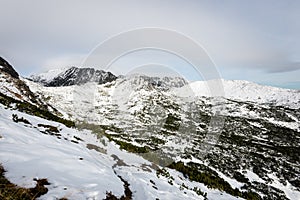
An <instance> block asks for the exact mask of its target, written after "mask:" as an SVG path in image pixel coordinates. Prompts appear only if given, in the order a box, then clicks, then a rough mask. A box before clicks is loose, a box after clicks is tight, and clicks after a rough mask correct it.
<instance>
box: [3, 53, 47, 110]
mask: <svg viewBox="0 0 300 200" xmlns="http://www.w3.org/2000/svg"><path fill="white" fill-rule="evenodd" d="M0 93H2V94H5V95H7V96H9V97H12V98H14V99H18V100H20V101H27V102H30V103H32V104H40V103H41V102H38V101H37V99H36V96H35V95H34V94H33V93H32V92H31V90H30V89H29V87H28V86H27V85H26V84H25V83H24V82H23V81H22V80H21V79H20V77H19V74H18V73H17V72H16V71H15V70H14V68H13V67H12V66H11V65H10V64H9V63H8V62H7V61H6V60H4V59H3V58H2V57H0Z"/></svg>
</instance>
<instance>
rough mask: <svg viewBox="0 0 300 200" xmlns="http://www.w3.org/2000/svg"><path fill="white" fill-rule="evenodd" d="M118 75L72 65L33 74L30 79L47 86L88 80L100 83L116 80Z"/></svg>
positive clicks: (82, 82)
mask: <svg viewBox="0 0 300 200" xmlns="http://www.w3.org/2000/svg"><path fill="white" fill-rule="evenodd" d="M116 78H117V77H116V76H115V75H113V74H112V73H110V72H105V71H103V70H96V69H94V68H78V67H71V68H65V69H61V70H52V71H48V72H46V73H42V74H38V75H33V76H31V77H30V79H31V80H32V81H34V82H38V83H41V84H42V85H44V86H47V87H60V86H70V85H81V84H85V83H87V82H96V83H99V84H103V83H107V82H111V81H114V80H115V79H116Z"/></svg>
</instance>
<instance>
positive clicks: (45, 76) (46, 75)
mask: <svg viewBox="0 0 300 200" xmlns="http://www.w3.org/2000/svg"><path fill="white" fill-rule="evenodd" d="M69 68H70V67H64V68H60V69H51V70H48V71H46V72H43V73H39V74H33V75H31V76H30V78H31V79H33V80H38V81H43V82H46V83H47V82H49V81H51V80H53V79H54V78H55V77H57V76H58V75H59V74H61V73H63V72H65V71H66V70H68V69H69Z"/></svg>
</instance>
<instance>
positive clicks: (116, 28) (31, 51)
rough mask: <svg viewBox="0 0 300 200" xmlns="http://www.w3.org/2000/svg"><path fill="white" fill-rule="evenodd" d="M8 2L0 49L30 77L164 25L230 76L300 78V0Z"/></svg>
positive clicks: (0, 23) (77, 61)
mask: <svg viewBox="0 0 300 200" xmlns="http://www.w3.org/2000/svg"><path fill="white" fill-rule="evenodd" d="M0 6H1V8H2V9H1V12H0V26H1V29H0V31H1V37H0V44H1V46H0V54H1V55H2V56H4V57H5V58H7V59H8V60H10V61H11V62H12V64H14V65H15V66H16V68H17V70H18V71H20V72H21V74H24V75H28V74H30V73H33V72H38V71H43V70H45V69H49V68H57V67H63V66H65V65H80V64H81V63H82V60H83V58H84V57H86V56H88V54H89V53H90V51H91V50H92V49H93V48H95V47H96V46H97V45H98V44H99V43H101V42H103V41H104V40H105V39H107V38H109V37H110V36H112V35H115V34H118V33H120V32H123V31H127V30H131V29H135V28H140V27H161V28H167V29H171V30H175V31H178V32H181V33H183V34H186V35H188V36H189V37H191V38H193V39H194V40H195V41H197V42H198V43H199V44H201V45H202V46H203V47H204V48H205V49H206V51H207V52H208V53H209V55H210V56H211V58H212V59H213V60H214V62H215V63H216V64H217V67H218V68H219V70H220V72H221V73H223V76H224V78H227V79H231V78H237V77H238V78H239V79H248V80H254V81H257V82H264V80H255V76H256V77H262V79H264V78H263V77H265V76H269V74H273V73H276V74H278V73H279V74H282V76H285V79H286V82H291V81H293V82H297V81H298V79H299V78H298V79H297V78H294V79H293V80H290V79H291V74H292V73H293V74H294V73H296V74H298V75H299V76H298V77H300V64H299V62H300V39H299V35H300V23H299V22H298V21H299V19H300V12H298V11H299V9H300V3H298V1H251V3H248V4H245V3H244V2H240V1H238V0H236V1H226V2H225V1H224V2H221V1H214V0H213V1H170V0H167V1H147V2H146V1H121V0H120V1H114V0H112V1H91V0H90V1H77V0H75V1H63V2H62V1H52V0H51V1H50V0H49V1H33V0H29V1H17V0H7V1H6V0H1V1H0ZM121 45H122V44H120V46H121ZM177 45H184V44H177ZM155 62H158V61H156V60H155ZM170 65H174V62H172V61H170V63H169V64H168V66H170ZM183 67H188V66H183ZM244 71H249V74H251V75H252V76H253V77H248V76H246V75H245V74H244ZM229 72H232V73H229ZM283 82H284V81H283ZM268 83H269V84H272V83H274V84H275V83H276V80H275V79H274V80H269V82H268ZM299 86H300V85H299Z"/></svg>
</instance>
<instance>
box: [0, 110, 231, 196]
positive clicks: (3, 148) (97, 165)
mask: <svg viewBox="0 0 300 200" xmlns="http://www.w3.org/2000/svg"><path fill="white" fill-rule="evenodd" d="M12 114H17V115H18V117H19V118H20V117H24V118H25V119H27V120H29V122H30V123H31V124H32V125H25V124H23V123H22V122H19V123H15V122H13V121H12ZM38 124H46V125H52V126H55V127H58V129H59V130H60V134H61V136H60V137H61V139H59V138H57V137H55V136H50V135H46V134H43V133H41V132H40V131H42V130H44V129H43V128H42V127H39V126H38ZM0 135H1V137H0V163H1V164H2V165H3V167H4V168H5V169H6V170H7V172H6V174H5V176H6V177H7V178H8V179H9V180H10V181H11V182H13V183H15V184H17V185H19V186H22V187H27V188H29V187H34V185H35V182H34V181H33V179H34V178H47V180H48V181H49V182H50V185H49V186H47V188H48V189H49V191H48V193H47V194H45V195H43V196H41V197H40V199H56V198H57V199H58V198H62V197H65V198H68V199H79V200H80V199H103V198H105V196H106V192H109V191H111V192H112V193H113V194H114V195H116V196H118V197H120V196H122V195H123V194H124V187H123V184H124V183H123V182H122V181H121V180H120V179H119V177H118V176H122V178H123V179H124V180H126V181H128V182H129V184H130V186H129V188H130V189H131V190H132V192H133V199H155V198H159V199H172V200H173V199H178V200H179V199H195V200H196V199H203V197H201V196H198V195H197V194H196V193H195V192H194V191H192V190H187V189H184V190H182V189H180V185H181V184H182V183H184V184H185V185H188V186H190V187H191V188H193V187H198V188H200V189H201V190H202V191H204V192H207V193H208V197H209V199H216V198H217V199H237V198H235V197H233V196H230V195H228V194H226V193H224V192H220V191H218V190H211V189H208V188H207V187H205V186H204V185H203V184H200V183H196V182H190V181H189V180H188V179H186V178H183V177H182V175H181V173H179V172H176V171H174V170H169V171H170V174H171V175H172V176H173V177H174V183H173V185H170V184H169V183H168V179H167V178H165V177H160V178H158V177H157V175H156V170H154V169H153V168H152V167H151V166H152V163H150V162H149V161H147V160H145V159H143V158H142V157H140V156H138V155H135V154H132V153H128V152H126V151H122V150H120V149H119V148H118V147H117V145H115V144H114V143H110V142H109V141H108V140H107V139H106V138H102V139H101V141H100V140H99V139H97V137H96V136H95V135H93V134H91V132H90V131H87V130H83V131H78V130H76V129H72V128H67V127H65V126H64V125H62V124H59V123H56V122H51V121H48V120H45V119H41V118H38V117H34V116H30V115H27V114H24V113H21V112H18V111H12V110H7V109H5V108H4V107H3V106H2V105H0ZM74 136H76V137H79V138H81V139H82V140H83V141H81V142H79V144H75V143H72V142H70V140H71V139H74ZM87 144H94V145H97V146H98V147H100V148H103V149H105V151H106V153H100V152H97V151H95V150H88V149H87V148H86V145H87ZM112 155H115V156H117V157H118V158H119V159H120V160H123V162H124V163H125V165H126V166H116V161H115V160H114V159H113V157H112ZM80 158H82V159H80ZM114 171H115V172H116V174H115V172H114ZM150 180H151V181H153V182H155V185H153V184H152V183H151V182H150ZM153 186H155V187H156V188H157V189H155V187H153Z"/></svg>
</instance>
